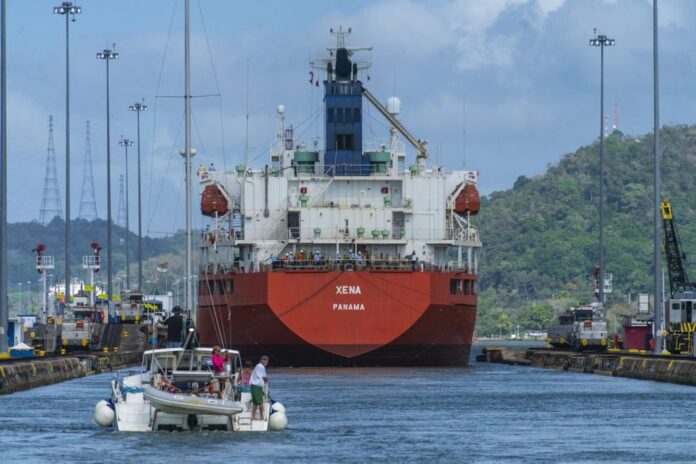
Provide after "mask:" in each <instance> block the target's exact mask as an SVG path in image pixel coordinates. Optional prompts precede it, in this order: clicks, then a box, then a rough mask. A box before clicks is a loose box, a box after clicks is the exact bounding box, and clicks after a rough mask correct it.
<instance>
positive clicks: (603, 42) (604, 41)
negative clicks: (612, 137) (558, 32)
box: [590, 30, 615, 306]
mask: <svg viewBox="0 0 696 464" xmlns="http://www.w3.org/2000/svg"><path fill="white" fill-rule="evenodd" d="M595 32H596V30H595ZM614 44H615V41H614V39H610V38H608V37H607V36H606V35H604V34H600V35H597V36H595V37H594V38H592V39H590V46H593V47H599V49H600V66H599V69H600V71H599V82H600V84H599V89H600V90H599V302H600V303H601V304H602V306H604V47H611V46H613V45H614Z"/></svg>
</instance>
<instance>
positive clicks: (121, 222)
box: [116, 174, 126, 227]
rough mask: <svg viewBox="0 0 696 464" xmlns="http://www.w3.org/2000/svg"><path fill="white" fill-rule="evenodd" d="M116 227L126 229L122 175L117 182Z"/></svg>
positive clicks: (124, 192) (124, 190)
mask: <svg viewBox="0 0 696 464" xmlns="http://www.w3.org/2000/svg"><path fill="white" fill-rule="evenodd" d="M116 225H117V226H121V227H126V189H125V188H124V187H123V174H121V176H120V177H119V180H118V213H116Z"/></svg>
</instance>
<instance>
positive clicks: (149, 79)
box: [7, 0, 696, 236]
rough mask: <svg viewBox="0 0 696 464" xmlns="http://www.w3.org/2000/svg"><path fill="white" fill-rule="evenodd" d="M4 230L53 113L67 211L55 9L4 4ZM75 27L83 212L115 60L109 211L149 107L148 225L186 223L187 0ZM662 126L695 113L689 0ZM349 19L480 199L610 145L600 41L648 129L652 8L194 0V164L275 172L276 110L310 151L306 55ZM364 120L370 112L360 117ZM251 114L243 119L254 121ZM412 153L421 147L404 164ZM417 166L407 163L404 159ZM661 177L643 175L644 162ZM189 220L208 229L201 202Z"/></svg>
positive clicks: (613, 90)
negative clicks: (604, 128) (567, 157)
mask: <svg viewBox="0 0 696 464" xmlns="http://www.w3.org/2000/svg"><path fill="white" fill-rule="evenodd" d="M7 3H8V12H7V14H8V20H7V24H8V30H7V53H8V55H7V66H8V76H7V79H8V80H7V93H8V156H9V162H8V177H9V183H8V194H9V200H10V201H9V211H8V213H9V221H10V222H17V221H31V220H35V219H37V218H38V217H39V209H40V206H41V199H42V191H43V183H44V176H45V169H46V149H47V144H48V118H49V115H53V119H54V124H55V128H54V129H55V132H54V140H55V148H56V159H57V175H58V183H59V185H60V189H61V197H62V201H63V205H64V204H65V203H64V202H65V123H66V116H65V18H64V17H63V16H59V15H55V14H53V13H52V10H53V7H54V6H57V5H58V3H59V2H58V1H45V0H32V1H31V2H27V1H20V0H7ZM75 4H77V5H79V6H81V7H82V13H81V14H80V15H78V16H77V17H76V21H75V22H71V23H70V25H69V28H70V63H71V64H70V80H71V116H70V124H71V130H70V137H71V170H70V171H71V209H72V216H73V217H76V216H77V215H78V214H79V210H80V196H81V190H82V183H83V165H84V158H85V151H86V142H85V124H86V121H90V126H91V153H92V163H93V172H94V185H95V190H96V192H95V194H96V201H97V211H98V215H99V217H100V218H102V219H104V218H105V217H106V151H107V150H106V147H107V137H106V64H105V61H103V60H97V59H96V53H97V52H99V51H102V50H103V49H105V48H113V47H114V45H113V44H115V49H116V51H117V52H118V53H119V55H120V57H119V59H118V60H116V61H112V62H110V90H111V94H110V107H111V112H110V122H111V124H110V127H111V130H110V132H111V140H110V146H111V158H112V208H113V213H112V214H113V217H114V219H115V218H116V215H117V208H118V197H119V187H118V179H119V176H120V175H121V174H124V173H125V156H124V148H123V147H121V146H119V144H118V141H119V139H120V138H121V136H123V137H125V138H129V139H132V140H135V139H136V116H135V113H133V112H129V111H128V107H129V105H132V104H133V103H134V102H137V101H142V99H144V102H145V104H146V105H147V106H148V111H147V112H144V113H142V114H141V157H142V160H141V170H142V182H143V188H142V190H143V195H142V200H143V231H144V232H145V233H147V234H148V235H151V236H160V235H161V234H167V233H172V232H175V231H176V230H178V229H181V228H182V227H183V225H184V168H183V162H182V158H181V157H180V156H179V154H178V152H179V150H181V149H182V148H183V145H184V138H183V99H181V98H180V96H181V95H182V94H183V91H184V78H183V55H184V54H183V43H184V42H183V41H184V39H183V36H184V16H183V8H184V1H183V0H148V1H142V0H118V1H116V0H84V1H81V2H75ZM658 17H659V40H660V80H659V82H660V92H661V93H660V115H661V117H660V119H661V122H662V123H663V124H693V123H694V122H695V121H696V105H694V97H696V93H695V92H694V87H695V86H696V84H695V83H694V82H693V76H694V75H695V72H694V71H695V70H696V51H693V47H692V46H691V44H693V43H696V27H694V26H695V25H696V2H694V1H691V0H661V1H660V2H659V15H658ZM339 26H343V27H344V28H347V27H351V28H352V35H351V36H350V37H348V39H347V44H348V45H353V46H372V47H373V50H372V51H371V52H365V53H364V54H363V56H362V59H364V60H369V61H371V63H372V66H371V68H370V69H369V71H368V74H369V77H370V79H369V81H367V80H366V77H365V75H363V76H362V80H363V82H365V84H366V86H367V87H368V88H369V89H370V90H371V91H372V93H373V94H375V95H376V96H377V97H378V98H379V99H380V100H382V101H386V99H387V98H388V97H389V96H392V95H395V96H398V97H399V98H400V100H401V102H402V112H401V114H400V116H399V117H400V119H401V121H402V122H403V123H404V124H405V125H406V126H407V127H408V128H409V129H410V130H411V132H412V133H414V134H415V135H416V136H417V137H418V138H421V139H426V140H428V141H429V147H430V156H431V158H430V162H431V163H437V164H440V165H444V166H445V167H446V168H447V169H461V168H462V166H464V167H465V168H466V169H472V170H477V171H479V173H480V180H479V189H480V191H481V192H482V193H483V194H489V193H491V192H493V191H496V190H503V189H507V188H510V187H511V186H512V184H513V183H514V181H515V179H517V177H519V176H521V175H524V176H528V177H529V176H537V175H541V174H543V173H544V171H545V170H546V168H547V167H548V166H549V165H552V164H554V163H556V162H558V160H560V158H561V157H562V156H563V155H564V154H566V153H569V152H572V151H575V150H576V149H577V148H579V147H580V146H582V145H585V144H590V143H592V142H593V141H594V140H595V139H596V138H597V137H598V135H599V127H600V123H599V119H600V118H599V74H600V73H599V69H600V68H599V65H600V53H599V49H597V48H595V47H590V46H589V43H588V41H589V39H590V38H592V37H593V35H594V30H595V28H596V30H597V31H598V33H602V34H606V35H607V36H609V37H610V38H613V39H615V40H616V45H615V46H614V47H611V48H607V49H606V50H605V110H606V113H607V115H608V117H609V125H613V124H614V117H615V116H614V108H615V107H618V128H619V129H620V130H621V131H623V132H624V133H627V134H635V135H638V134H642V133H646V132H649V131H651V130H652V127H653V119H652V115H653V106H652V105H653V95H652V86H653V80H652V40H653V38H652V2H651V1H649V0H485V1H483V0H451V1H447V0H430V1H418V0H375V1H364V0H352V1H350V2H329V1H310V0H306V1H302V0H296V1H292V2H288V1H283V0H267V1H264V2H256V1H246V2H245V1H228V0H191V50H192V52H191V53H192V84H191V86H192V94H193V95H195V96H196V98H195V99H194V100H193V105H192V106H193V146H194V147H195V148H196V149H197V152H198V154H197V155H196V157H195V158H194V168H195V166H197V165H198V164H201V163H203V164H206V165H209V164H210V163H214V164H215V165H216V167H217V168H218V169H228V170H232V169H234V166H235V165H237V164H240V163H242V162H243V160H244V152H245V146H246V144H247V137H246V133H247V120H248V123H249V124H248V133H249V137H248V145H249V147H250V148H249V155H248V159H249V160H250V163H249V164H250V165H252V166H255V167H257V168H262V167H263V165H264V164H266V163H267V162H268V148H269V144H270V143H271V142H272V140H273V138H274V134H275V131H276V128H277V124H278V122H277V117H276V114H275V109H276V107H277V105H279V104H283V105H284V106H285V108H286V114H285V116H286V125H289V124H292V125H293V126H294V127H295V128H296V134H297V135H299V137H298V139H297V140H296V142H300V141H304V142H306V143H307V144H308V145H309V144H311V143H312V141H313V140H314V139H315V138H316V137H319V138H321V137H322V136H323V128H322V127H321V125H320V124H319V123H318V122H319V121H320V120H321V117H317V115H318V114H319V113H317V112H318V111H319V110H320V106H321V102H322V94H321V91H322V89H321V88H316V87H313V86H311V85H310V84H309V71H310V66H309V62H310V60H311V59H312V58H319V57H323V56H325V55H326V48H327V47H332V46H335V38H334V37H333V36H331V34H330V33H329V29H330V28H332V27H333V28H337V27H339ZM366 111H367V110H366ZM247 115H248V118H247ZM366 116H367V117H366V118H365V127H364V133H365V134H366V136H365V138H366V140H365V143H366V144H367V145H374V144H377V143H379V142H381V141H387V140H388V138H389V134H388V131H387V125H386V123H385V122H384V120H382V119H381V118H380V116H379V115H378V114H377V112H376V111H373V112H372V113H369V114H368V113H366ZM408 159H409V160H410V162H411V163H414V162H415V161H414V160H415V153H414V152H413V151H412V150H411V151H410V152H409V158H408ZM136 161H137V160H136V150H135V146H133V147H131V148H130V152H129V175H130V182H129V185H130V197H129V199H130V203H129V204H130V224H131V229H133V230H137V216H136V208H137V203H136V194H137V190H136V188H137V184H136V176H137V164H136ZM409 164H410V163H409ZM649 168H650V167H646V169H649ZM194 208H195V209H194V226H196V225H200V224H201V223H202V219H201V218H200V216H199V214H198V213H197V211H198V201H197V199H196V200H194Z"/></svg>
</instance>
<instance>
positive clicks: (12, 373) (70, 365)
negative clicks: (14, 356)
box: [0, 351, 142, 394]
mask: <svg viewBox="0 0 696 464" xmlns="http://www.w3.org/2000/svg"><path fill="white" fill-rule="evenodd" d="M141 359H142V351H132V352H125V353H95V354H88V355H80V356H65V357H55V358H50V359H32V360H27V361H15V362H10V363H5V364H0V394H7V393H13V392H16V391H21V390H28V389H30V388H34V387H41V386H44V385H51V384H54V383H58V382H64V381H66V380H71V379H75V378H77V377H83V376H85V375H91V374H98V373H102V372H110V371H113V370H116V369H122V368H124V367H128V366H134V365H138V364H140V362H141Z"/></svg>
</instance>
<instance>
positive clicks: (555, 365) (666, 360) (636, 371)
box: [477, 347, 696, 385]
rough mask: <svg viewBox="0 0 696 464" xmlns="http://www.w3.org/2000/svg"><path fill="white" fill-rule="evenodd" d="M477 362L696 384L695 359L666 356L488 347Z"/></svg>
mask: <svg viewBox="0 0 696 464" xmlns="http://www.w3.org/2000/svg"><path fill="white" fill-rule="evenodd" d="M477 361H480V362H493V363H502V364H516V365H529V366H533V367H543V368H547V369H559V370H567V371H573V372H585V373H589V374H600V375H609V376H615V377H626V378H632V379H641V380H654V381H658V382H669V383H679V384H684V385H696V360H695V359H684V358H679V359H674V358H670V357H669V356H665V357H661V356H646V355H639V354H623V353H621V354H615V353H591V352H586V353H578V352H573V351H553V350H537V349H531V350H525V349H509V348H501V347H487V348H485V349H484V351H483V353H482V354H481V355H479V357H477Z"/></svg>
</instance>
